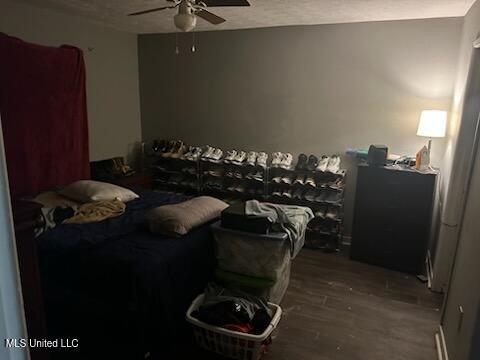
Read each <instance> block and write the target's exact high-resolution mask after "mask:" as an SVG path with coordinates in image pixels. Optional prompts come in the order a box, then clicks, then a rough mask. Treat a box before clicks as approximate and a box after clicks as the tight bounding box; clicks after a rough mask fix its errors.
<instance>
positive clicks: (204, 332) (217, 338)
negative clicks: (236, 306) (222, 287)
mask: <svg viewBox="0 0 480 360" xmlns="http://www.w3.org/2000/svg"><path fill="white" fill-rule="evenodd" d="M203 299H204V295H203V294H201V295H199V296H197V298H196V299H195V300H193V302H192V305H190V308H189V309H188V311H187V315H186V319H187V321H188V322H189V323H190V324H192V325H193V331H194V334H195V339H196V341H197V344H198V345H199V346H200V347H201V348H203V349H205V350H209V351H213V352H215V353H217V354H220V355H223V356H226V357H229V358H232V359H237V360H259V359H261V357H262V355H263V354H264V353H265V352H266V349H267V347H268V345H269V343H270V335H271V334H272V331H273V330H274V329H275V328H276V327H277V325H278V323H279V321H280V318H281V316H282V309H281V308H280V306H278V305H275V304H273V303H268V306H269V307H270V309H271V310H272V313H273V317H272V321H271V322H270V324H269V325H268V327H267V328H266V329H265V331H264V332H263V333H262V334H260V335H253V334H246V333H241V332H237V331H231V330H228V329H225V328H222V327H218V326H213V325H209V324H206V323H204V322H202V321H200V320H198V319H196V318H194V317H192V313H193V312H194V311H196V310H198V308H199V307H200V306H201V305H202V303H203Z"/></svg>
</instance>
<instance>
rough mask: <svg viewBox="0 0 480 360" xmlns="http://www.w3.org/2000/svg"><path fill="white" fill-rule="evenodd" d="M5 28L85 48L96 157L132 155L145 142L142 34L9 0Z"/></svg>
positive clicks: (2, 1)
mask: <svg viewBox="0 0 480 360" xmlns="http://www.w3.org/2000/svg"><path fill="white" fill-rule="evenodd" d="M0 31H1V32H4V33H6V34H8V35H12V36H16V37H19V38H22V39H23V40H26V41H29V42H34V43H38V44H44V45H51V46H59V45H62V44H69V45H74V46H77V47H79V48H81V49H82V50H83V51H84V57H85V63H86V69H87V106H88V117H89V135H90V160H99V159H104V158H108V157H113V156H123V155H126V154H127V153H129V152H130V149H131V148H132V147H133V144H134V143H135V142H138V141H140V139H141V124H140V104H139V93H138V60H137V37H136V35H134V34H128V33H123V32H120V31H116V30H111V29H109V28H105V27H101V26H98V25H95V24H93V23H90V22H88V21H87V20H84V19H83V18H79V17H75V16H70V15H66V14H63V13H59V12H55V11H52V10H46V9H42V8H39V7H35V6H32V5H26V4H22V3H20V2H18V1H17V2H10V1H6V0H0ZM88 48H93V51H88Z"/></svg>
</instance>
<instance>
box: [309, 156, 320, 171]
mask: <svg viewBox="0 0 480 360" xmlns="http://www.w3.org/2000/svg"><path fill="white" fill-rule="evenodd" d="M317 165H318V158H317V157H316V156H315V155H310V156H309V157H308V161H307V165H306V170H308V171H314V170H315V168H316V167H317Z"/></svg>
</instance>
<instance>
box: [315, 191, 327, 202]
mask: <svg viewBox="0 0 480 360" xmlns="http://www.w3.org/2000/svg"><path fill="white" fill-rule="evenodd" d="M326 194H327V192H326V191H321V192H320V194H318V195H317V196H315V202H319V203H323V202H324V201H325V196H326Z"/></svg>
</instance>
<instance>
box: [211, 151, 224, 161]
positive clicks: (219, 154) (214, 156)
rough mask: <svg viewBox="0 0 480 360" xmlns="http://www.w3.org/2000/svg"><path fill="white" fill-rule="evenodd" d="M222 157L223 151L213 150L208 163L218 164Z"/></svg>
mask: <svg viewBox="0 0 480 360" xmlns="http://www.w3.org/2000/svg"><path fill="white" fill-rule="evenodd" d="M222 156H223V151H222V149H218V148H217V149H215V150H214V151H213V153H212V156H210V161H211V162H214V163H219V162H220V160H221V159H222Z"/></svg>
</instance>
